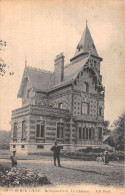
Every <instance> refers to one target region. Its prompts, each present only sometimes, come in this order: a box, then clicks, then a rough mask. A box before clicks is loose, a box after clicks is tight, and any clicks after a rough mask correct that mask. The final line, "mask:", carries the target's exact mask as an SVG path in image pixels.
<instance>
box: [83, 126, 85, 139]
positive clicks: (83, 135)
mask: <svg viewBox="0 0 125 195" xmlns="http://www.w3.org/2000/svg"><path fill="white" fill-rule="evenodd" d="M83 139H85V128H83Z"/></svg>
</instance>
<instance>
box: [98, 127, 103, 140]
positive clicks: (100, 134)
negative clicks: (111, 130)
mask: <svg viewBox="0 0 125 195" xmlns="http://www.w3.org/2000/svg"><path fill="white" fill-rule="evenodd" d="M98 138H99V140H102V128H101V127H99V128H98Z"/></svg>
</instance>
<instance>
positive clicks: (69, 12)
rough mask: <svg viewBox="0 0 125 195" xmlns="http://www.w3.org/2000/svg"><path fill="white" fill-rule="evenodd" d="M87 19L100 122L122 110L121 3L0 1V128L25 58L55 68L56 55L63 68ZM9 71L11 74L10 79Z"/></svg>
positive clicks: (12, 105) (124, 16)
mask: <svg viewBox="0 0 125 195" xmlns="http://www.w3.org/2000/svg"><path fill="white" fill-rule="evenodd" d="M86 19H87V21H88V27H89V30H90V33H91V35H92V38H93V40H94V43H95V46H96V49H97V51H98V54H99V56H100V57H102V58H103V62H101V74H102V76H103V85H104V86H105V112H104V114H105V120H109V121H110V124H112V122H113V121H114V120H116V119H117V118H118V116H119V115H121V114H122V113H123V112H125V54H124V51H125V44H124V43H125V1H124V0H103V1H100V0H69V1H67V0H46V1H45V0H44V1H43V0H35V1H34V0H18V1H16V0H1V1H0V40H3V41H6V42H7V46H6V47H5V48H4V49H3V50H2V51H0V57H2V58H3V59H4V61H5V62H6V63H7V68H6V74H5V76H4V77H0V130H10V128H11V126H10V122H11V111H12V110H14V109H16V108H19V107H21V99H20V98H17V93H18V90H19V87H20V83H21V79H22V75H23V71H24V68H25V59H26V61H27V65H29V66H32V67H36V68H41V69H45V70H50V71H53V70H54V59H55V57H56V55H58V54H59V53H61V52H64V55H65V65H66V64H68V63H69V61H70V59H71V58H72V57H73V55H74V53H75V49H76V46H77V44H78V42H79V40H80V39H81V36H82V33H83V31H84V29H85V25H86ZM10 71H13V72H14V75H12V76H11V75H9V72H10Z"/></svg>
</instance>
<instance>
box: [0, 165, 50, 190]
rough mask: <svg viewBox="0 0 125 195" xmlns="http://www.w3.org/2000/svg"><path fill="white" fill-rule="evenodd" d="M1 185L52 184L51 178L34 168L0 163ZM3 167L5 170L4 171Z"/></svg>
mask: <svg viewBox="0 0 125 195" xmlns="http://www.w3.org/2000/svg"><path fill="white" fill-rule="evenodd" d="M0 168H1V169H0V186H8V187H11V186H29V185H30V186H40V185H46V184H50V181H49V179H48V178H47V177H46V176H45V175H44V174H43V173H39V172H37V171H36V170H34V169H27V168H25V167H19V166H17V167H12V168H11V167H10V166H8V165H6V164H0ZM2 168H3V170H4V171H2Z"/></svg>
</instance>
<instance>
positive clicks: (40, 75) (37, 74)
mask: <svg viewBox="0 0 125 195" xmlns="http://www.w3.org/2000/svg"><path fill="white" fill-rule="evenodd" d="M26 71H27V74H28V76H29V79H30V82H31V85H32V87H33V88H34V89H36V90H43V91H46V89H47V88H48V85H49V83H50V80H51V77H52V74H53V73H52V72H49V71H44V70H41V69H36V68H31V67H26Z"/></svg>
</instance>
